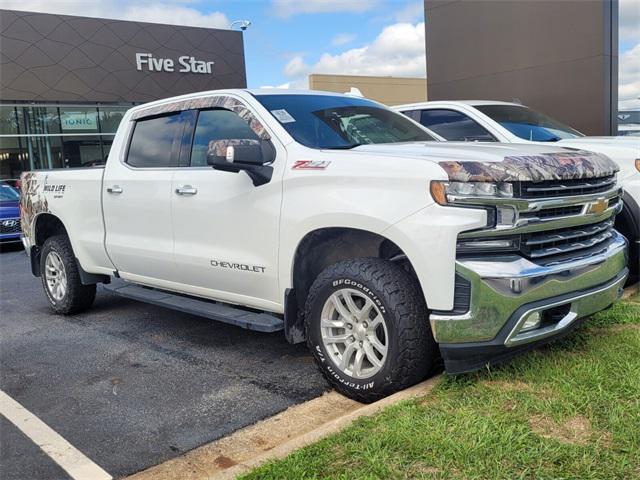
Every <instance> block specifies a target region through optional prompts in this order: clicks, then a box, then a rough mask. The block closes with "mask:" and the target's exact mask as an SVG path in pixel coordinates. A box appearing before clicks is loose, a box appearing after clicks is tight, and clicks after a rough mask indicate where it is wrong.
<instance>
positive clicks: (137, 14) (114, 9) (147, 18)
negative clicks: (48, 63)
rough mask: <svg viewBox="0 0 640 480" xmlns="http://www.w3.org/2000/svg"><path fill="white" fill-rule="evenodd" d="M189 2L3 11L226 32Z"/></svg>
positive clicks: (25, 3) (31, 3)
mask: <svg viewBox="0 0 640 480" xmlns="http://www.w3.org/2000/svg"><path fill="white" fill-rule="evenodd" d="M188 3H190V1H189V0H169V1H165V2H162V1H159V2H158V1H144V0H143V1H138V2H136V3H133V2H130V1H122V0H102V1H90V2H87V1H86V0H65V1H53V2H52V1H50V0H3V4H2V6H3V8H6V9H9V10H26V11H30V12H45V13H57V14H63V15H81V16H85V17H102V18H113V19H118V20H135V21H139V22H151V23H165V24H170V25H187V26H193V27H208V28H229V26H230V22H229V19H228V18H227V17H226V15H225V14H224V13H222V12H209V13H203V12H200V11H199V10H197V9H195V8H192V7H188V6H186V5H185V4H188Z"/></svg>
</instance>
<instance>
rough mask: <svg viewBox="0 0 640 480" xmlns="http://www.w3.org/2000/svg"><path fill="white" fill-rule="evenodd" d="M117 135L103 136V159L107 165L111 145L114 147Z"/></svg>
mask: <svg viewBox="0 0 640 480" xmlns="http://www.w3.org/2000/svg"><path fill="white" fill-rule="evenodd" d="M114 138H115V135H103V136H102V138H101V140H102V158H103V160H104V163H107V158H109V152H110V151H111V145H113V139H114Z"/></svg>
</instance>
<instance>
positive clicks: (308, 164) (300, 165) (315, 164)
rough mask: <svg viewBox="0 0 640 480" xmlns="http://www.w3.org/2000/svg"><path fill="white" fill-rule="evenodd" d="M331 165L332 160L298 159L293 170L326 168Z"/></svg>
mask: <svg viewBox="0 0 640 480" xmlns="http://www.w3.org/2000/svg"><path fill="white" fill-rule="evenodd" d="M329 165H331V161H330V160H297V161H296V162H295V163H294V164H293V167H291V170H324V169H325V168H327V167H328V166H329Z"/></svg>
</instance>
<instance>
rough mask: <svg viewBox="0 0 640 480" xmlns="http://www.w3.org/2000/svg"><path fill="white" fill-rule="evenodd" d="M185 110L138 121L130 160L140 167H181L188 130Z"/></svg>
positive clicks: (129, 154)
mask: <svg viewBox="0 0 640 480" xmlns="http://www.w3.org/2000/svg"><path fill="white" fill-rule="evenodd" d="M183 117H184V116H183V112H177V113H172V114H169V115H162V116H159V117H151V118H143V119H141V120H138V121H137V122H136V125H135V127H134V130H133V136H132V137H131V143H130V144H129V152H128V154H127V163H128V164H129V165H131V166H132V167H137V168H163V167H175V166H177V160H178V156H179V153H180V143H181V140H182V133H183V130H184V123H185V122H184V118H183Z"/></svg>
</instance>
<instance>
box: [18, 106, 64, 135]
mask: <svg viewBox="0 0 640 480" xmlns="http://www.w3.org/2000/svg"><path fill="white" fill-rule="evenodd" d="M18 114H19V115H18V117H19V118H20V119H22V121H23V122H24V129H23V130H22V132H21V133H26V134H27V135H38V134H45V135H49V134H55V133H60V116H59V115H58V108H57V107H34V106H29V107H18Z"/></svg>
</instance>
